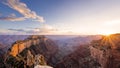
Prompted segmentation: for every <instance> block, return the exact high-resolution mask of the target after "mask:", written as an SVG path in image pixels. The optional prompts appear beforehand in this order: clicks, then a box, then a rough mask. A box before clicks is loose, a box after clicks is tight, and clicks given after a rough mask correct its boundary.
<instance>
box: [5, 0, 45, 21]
mask: <svg viewBox="0 0 120 68" xmlns="http://www.w3.org/2000/svg"><path fill="white" fill-rule="evenodd" d="M4 4H5V5H8V6H9V7H10V8H12V9H14V10H16V11H18V12H19V13H20V14H22V15H23V16H24V17H22V18H24V19H29V18H30V19H34V20H36V21H39V22H44V19H43V17H42V16H39V15H37V14H36V12H34V11H32V10H30V9H29V8H28V7H27V5H26V4H25V3H22V2H20V0H7V2H6V3H4Z"/></svg>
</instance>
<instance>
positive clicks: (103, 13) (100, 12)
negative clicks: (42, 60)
mask: <svg viewBox="0 0 120 68" xmlns="http://www.w3.org/2000/svg"><path fill="white" fill-rule="evenodd" d="M119 2H120V1H116V0H110V1H108V0H104V1H103V0H88V1H84V0H69V1H68V0H59V1H58V0H35V1H34V0H24V1H23V0H5V1H4V0H3V2H2V1H1V2H0V6H1V8H0V34H39V35H40V34H50V35H53V34H54V35H58V34H59V35H66V34H68V35H83V34H85V35H93V34H95V35H96V34H103V35H109V34H113V33H119V32H120V27H119V25H120V20H119V19H120V9H119V7H120V4H119ZM98 8H99V9H98ZM3 9H4V10H3Z"/></svg>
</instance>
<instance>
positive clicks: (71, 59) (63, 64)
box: [55, 45, 99, 68]
mask: <svg viewBox="0 0 120 68" xmlns="http://www.w3.org/2000/svg"><path fill="white" fill-rule="evenodd" d="M98 67H99V64H98V63H97V62H96V61H94V60H93V59H92V58H91V57H90V51H89V46H88V45H80V46H79V47H78V49H77V50H76V51H74V52H73V53H71V54H70V55H68V56H66V57H64V58H63V59H62V60H61V61H60V62H59V63H58V64H57V65H56V67H55V68H98Z"/></svg>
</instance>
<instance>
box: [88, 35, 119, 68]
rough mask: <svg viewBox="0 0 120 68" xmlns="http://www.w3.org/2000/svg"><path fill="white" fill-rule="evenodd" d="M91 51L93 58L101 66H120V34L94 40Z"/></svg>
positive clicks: (104, 67)
mask: <svg viewBox="0 0 120 68" xmlns="http://www.w3.org/2000/svg"><path fill="white" fill-rule="evenodd" d="M90 52H91V56H92V58H93V59H94V60H96V61H97V62H98V63H99V64H100V68H120V34H112V35H110V36H104V37H103V38H102V39H101V40H97V41H93V42H92V43H91V46H90Z"/></svg>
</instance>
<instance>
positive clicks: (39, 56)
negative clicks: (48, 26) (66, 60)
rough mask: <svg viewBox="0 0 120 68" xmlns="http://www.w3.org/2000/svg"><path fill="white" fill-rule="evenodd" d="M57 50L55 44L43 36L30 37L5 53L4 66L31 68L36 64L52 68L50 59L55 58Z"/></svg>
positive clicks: (17, 42)
mask: <svg viewBox="0 0 120 68" xmlns="http://www.w3.org/2000/svg"><path fill="white" fill-rule="evenodd" d="M57 50H58V48H57V46H56V44H55V43H54V42H53V41H52V40H50V39H48V38H46V37H45V36H39V35H38V36H37V35H35V36H30V37H28V38H27V39H25V40H19V41H16V42H15V43H14V44H13V45H12V47H11V48H10V49H9V51H8V52H7V55H6V59H5V63H6V64H5V65H6V67H17V68H26V67H27V68H33V66H34V65H37V64H40V65H46V64H48V65H51V66H53V63H54V61H52V58H54V57H55V56H54V55H55V54H56V53H57ZM44 57H45V60H44ZM36 60H39V61H36Z"/></svg>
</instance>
